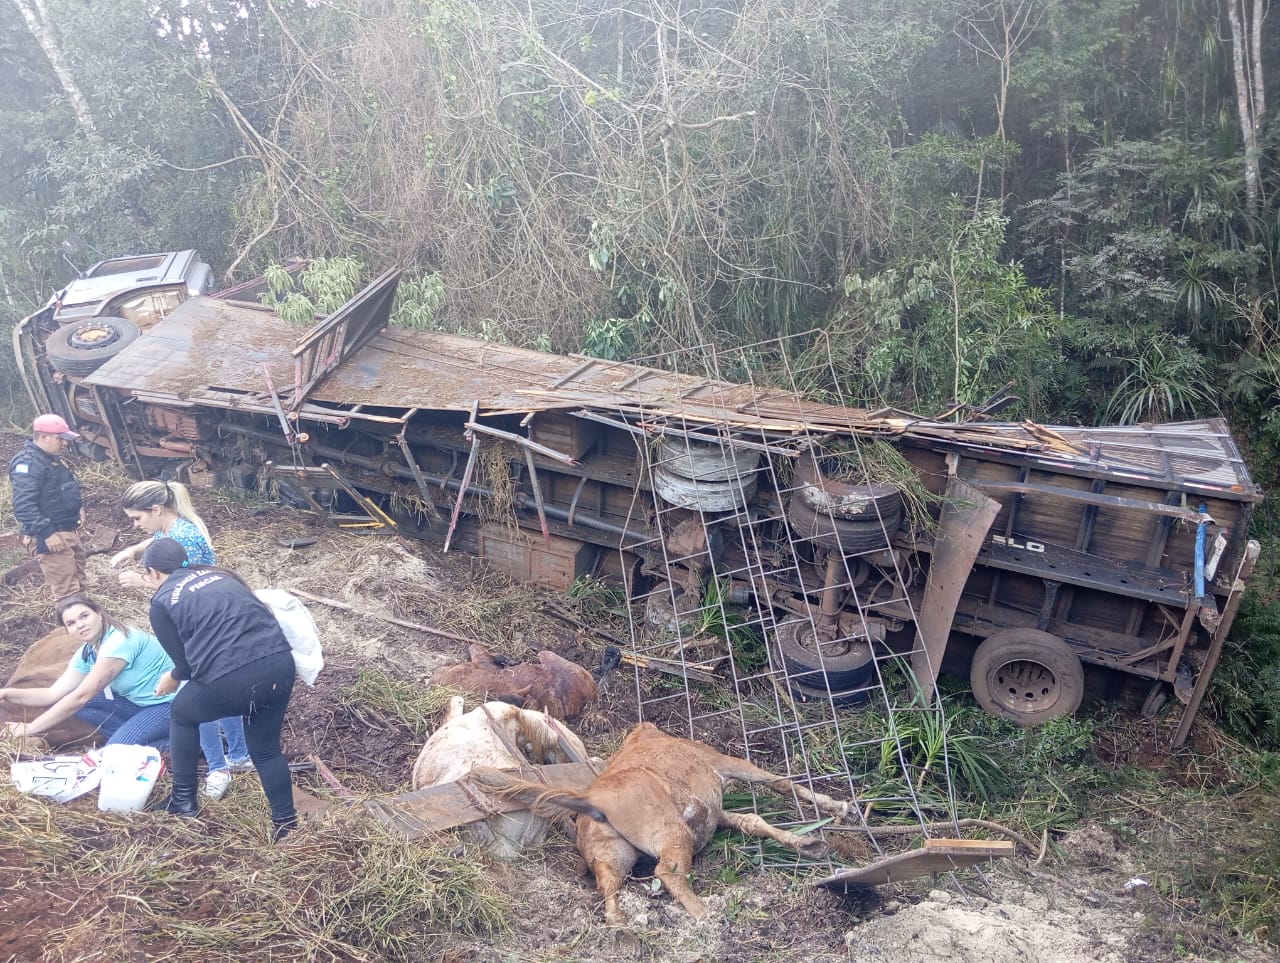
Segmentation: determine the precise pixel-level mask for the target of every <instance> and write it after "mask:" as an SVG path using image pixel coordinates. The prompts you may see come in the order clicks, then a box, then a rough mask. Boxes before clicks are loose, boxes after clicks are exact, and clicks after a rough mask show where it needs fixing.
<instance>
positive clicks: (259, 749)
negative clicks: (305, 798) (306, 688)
mask: <svg viewBox="0 0 1280 963" xmlns="http://www.w3.org/2000/svg"><path fill="white" fill-rule="evenodd" d="M294 672H295V669H294V665H293V655H292V654H291V653H289V652H280V653H277V654H276V655H269V656H267V657H266V658H265V659H257V660H255V661H253V662H250V663H249V664H248V665H246V666H243V667H241V668H239V669H236V670H235V671H234V672H228V673H227V674H226V675H224V676H222V677H221V678H218V679H214V680H213V681H212V682H201V681H200V680H199V679H192V680H191V681H189V682H188V683H187V684H186V685H184V686H183V687H182V688H181V689H179V690H178V694H177V695H176V696H174V699H173V709H172V712H171V714H170V717H169V751H170V753H171V755H172V758H173V784H174V786H175V787H191V788H194V787H195V785H196V764H197V762H198V756H199V754H200V723H202V722H212V721H213V720H214V719H224V718H226V717H227V716H244V741H245V742H246V743H247V744H248V746H249V758H250V759H252V760H253V766H254V768H255V769H257V770H258V778H259V779H261V780H262V791H263V792H264V793H266V794H267V802H268V803H270V804H271V818H272V820H274V821H275V822H277V823H281V822H288V821H291V820H293V819H294V818H295V817H296V815H297V814H296V812H295V811H294V808H293V784H292V782H291V781H290V779H289V763H288V761H286V759H285V758H284V755H283V753H281V751H280V729H281V727H282V726H283V725H284V711H285V709H287V708H288V707H289V696H290V695H291V694H292V693H293V678H294Z"/></svg>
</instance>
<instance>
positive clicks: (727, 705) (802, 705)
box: [628, 342, 954, 870]
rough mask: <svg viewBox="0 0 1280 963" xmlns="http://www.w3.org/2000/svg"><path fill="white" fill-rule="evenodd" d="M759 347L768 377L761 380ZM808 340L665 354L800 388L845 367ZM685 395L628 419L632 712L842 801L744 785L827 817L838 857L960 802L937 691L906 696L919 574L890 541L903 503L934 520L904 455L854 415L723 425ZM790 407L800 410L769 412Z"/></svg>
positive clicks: (689, 364)
mask: <svg viewBox="0 0 1280 963" xmlns="http://www.w3.org/2000/svg"><path fill="white" fill-rule="evenodd" d="M766 358H767V359H768V360H769V362H770V364H769V371H770V372H771V377H772V378H773V382H772V383H771V384H770V385H762V384H757V381H756V378H757V376H758V373H759V371H760V370H762V367H763V366H762V364H761V361H762V359H766ZM802 358H803V360H802V362H800V363H797V362H795V361H794V360H791V355H790V353H789V351H788V345H786V344H784V343H783V342H773V343H768V344H763V345H755V346H752V347H751V348H744V349H741V350H738V351H733V352H728V353H724V352H722V353H716V352H714V351H713V350H711V349H710V348H706V347H700V348H697V349H691V350H689V351H687V352H684V353H681V354H679V355H675V356H667V357H665V358H664V359H663V363H664V364H665V365H666V366H667V367H668V368H671V369H673V370H675V371H676V372H677V373H679V374H682V375H704V376H706V377H707V378H709V379H716V380H725V381H736V382H739V383H744V384H750V385H752V386H753V387H754V388H767V387H775V388H783V389H785V390H786V392H789V393H794V394H793V397H796V398H797V401H798V399H799V393H800V392H802V391H803V390H804V389H805V388H807V387H810V386H812V385H814V384H828V385H830V384H836V383H838V379H837V378H835V377H834V376H833V375H834V372H833V371H832V370H831V368H830V360H829V355H828V354H827V353H825V352H817V353H815V352H814V351H812V350H810V351H809V352H807V353H806V354H805V355H803V356H802ZM779 371H781V372H782V375H781V377H782V380H783V382H784V383H778V378H779V374H778V372H779ZM692 397H693V398H694V399H695V400H696V401H697V408H696V412H694V411H691V412H689V413H688V414H687V415H686V414H685V413H683V412H682V409H681V408H680V405H679V399H675V400H672V399H668V401H667V405H666V410H665V411H664V413H663V415H662V416H661V417H655V418H653V419H652V420H648V421H640V422H638V424H639V425H640V426H641V428H642V429H643V431H642V433H638V434H636V438H637V445H638V448H639V455H640V458H641V462H642V464H643V468H644V471H643V474H644V482H645V483H644V484H641V485H638V486H637V488H636V498H637V499H638V500H642V501H644V502H645V503H646V504H644V505H643V506H640V505H637V506H636V507H637V508H641V507H643V508H644V510H645V511H647V512H648V515H649V518H650V527H649V532H650V536H649V538H648V540H647V541H645V542H642V543H636V544H634V545H633V546H632V549H633V551H635V552H636V554H637V555H639V557H640V558H641V560H642V564H641V565H640V567H639V572H638V574H637V575H634V576H633V584H631V585H629V586H628V588H629V589H630V592H631V595H632V596H633V597H636V598H638V599H639V602H638V604H637V605H635V606H633V608H632V619H631V635H632V640H633V644H634V647H635V653H634V654H635V661H636V664H637V666H638V668H637V675H636V680H637V696H638V700H639V704H640V711H641V715H642V717H643V718H644V719H646V720H649V721H652V722H654V723H656V724H657V725H658V726H659V727H661V728H662V729H664V730H666V731H667V732H670V733H672V734H675V735H681V736H687V737H690V738H695V739H700V740H703V741H705V742H708V743H710V744H712V745H713V746H715V747H716V748H718V749H720V750H721V751H723V752H726V753H729V754H732V755H737V756H740V757H742V758H744V759H747V760H748V761H750V762H752V763H754V764H755V765H758V766H760V767H761V768H764V769H767V770H769V771H770V772H773V773H775V774H777V775H781V776H784V777H786V778H788V779H790V780H793V781H796V782H798V783H800V784H802V785H804V786H807V787H808V788H810V789H812V790H814V791H816V792H821V793H825V794H827V795H829V796H833V797H835V798H837V799H844V800H852V801H853V802H855V804H856V805H854V806H853V807H852V809H851V813H850V817H849V819H848V820H847V821H846V822H845V823H844V824H843V825H841V826H836V825H833V824H826V825H822V824H821V823H820V822H819V814H818V813H816V812H814V811H813V810H812V809H811V808H806V806H805V804H803V803H801V801H800V800H798V799H791V800H789V801H788V805H785V806H778V805H777V804H776V803H777V800H771V799H769V798H768V794H767V793H766V794H764V795H763V796H761V795H759V794H757V795H754V796H750V797H746V796H745V795H744V801H745V799H746V798H750V799H751V801H752V803H753V805H754V808H755V809H756V810H757V811H758V812H760V813H761V814H762V815H766V816H767V817H769V818H770V821H774V822H776V823H778V824H780V825H784V826H789V827H790V828H793V829H795V828H796V827H808V828H815V827H816V826H817V825H822V829H823V831H824V832H825V833H826V834H827V838H828V841H829V842H831V843H832V844H833V846H832V848H833V851H834V853H836V854H841V853H843V854H844V855H845V856H846V857H847V858H855V859H856V858H857V857H858V856H859V855H861V856H863V857H864V858H867V857H872V856H874V855H875V854H876V853H877V852H878V851H879V847H878V845H877V844H876V841H875V837H874V835H872V834H871V833H870V832H869V831H868V828H869V827H871V826H873V825H875V824H876V823H877V822H886V823H887V822H893V823H903V822H906V823H915V824H918V825H920V826H923V825H924V824H925V823H930V822H937V821H940V820H951V819H953V818H954V817H953V814H954V803H953V792H952V788H951V780H950V778H949V775H950V773H949V760H948V757H947V750H946V720H945V717H944V715H943V713H942V709H941V706H940V703H939V702H938V701H937V700H936V699H933V698H929V699H928V700H925V699H922V698H918V695H919V691H918V688H917V687H916V686H914V685H913V679H912V675H911V672H910V669H909V660H910V656H911V654H912V650H913V648H914V645H913V642H912V636H913V635H914V628H913V626H914V621H915V619H914V613H915V605H916V602H915V601H913V599H918V598H919V595H920V591H921V589H922V585H923V583H922V578H923V573H921V572H919V571H916V570H914V569H913V568H912V565H911V563H910V559H912V558H913V557H914V556H913V555H912V554H911V553H909V552H906V551H901V550H899V549H898V548H896V547H895V540H896V539H897V538H898V535H899V532H900V529H901V528H902V527H903V525H904V520H907V521H909V522H910V523H911V524H916V525H920V524H923V525H927V524H929V517H930V516H929V515H928V513H927V505H926V504H925V503H924V499H923V496H922V492H923V491H924V490H923V488H921V487H920V485H919V483H918V481H913V479H915V474H914V471H913V470H912V469H910V468H909V466H905V463H902V464H901V465H899V464H898V463H896V462H895V461H894V458H893V455H892V449H890V448H889V446H887V445H878V443H877V442H876V441H875V440H874V439H869V438H868V437H867V436H866V435H865V434H864V435H861V436H860V435H859V434H856V433H855V432H854V431H853V430H852V428H850V430H849V431H848V432H847V433H841V432H838V431H831V430H829V425H828V426H824V429H826V430H823V431H821V432H815V431H810V430H808V429H807V428H806V427H805V421H806V419H805V417H804V412H803V411H801V410H796V411H794V412H790V413H789V412H787V411H784V410H781V409H780V408H779V407H778V402H777V401H776V400H775V401H774V402H773V404H772V407H771V410H770V419H769V420H770V425H769V426H768V427H766V426H764V425H761V426H758V427H754V428H753V427H750V426H744V424H743V419H742V417H741V416H742V412H741V411H740V410H735V412H734V415H735V417H734V418H733V419H731V420H732V421H733V422H734V424H733V425H732V427H730V425H729V424H728V423H727V422H721V423H717V422H716V421H715V420H712V419H709V418H707V416H706V413H707V406H706V399H705V397H704V398H698V397H697V394H696V390H695V392H693V393H692ZM784 397H785V395H784V394H783V393H782V392H779V393H778V394H777V398H784ZM823 400H824V401H828V402H831V403H833V404H839V405H841V406H842V405H843V399H840V398H838V397H828V398H824V399H823ZM797 409H798V405H797ZM788 414H793V415H794V425H795V427H794V428H793V429H792V430H789V431H778V430H777V429H776V425H777V424H778V423H779V421H785V420H786V419H787V416H788ZM632 424H633V425H634V424H637V422H636V421H635V420H634V419H633V420H632ZM881 448H883V449H886V450H887V452H888V454H886V451H881V450H879V449H881ZM899 458H900V456H899ZM895 472H896V473H897V474H895ZM887 612H888V613H896V614H892V615H887V614H885V613H887ZM769 856H770V862H771V863H772V864H775V865H777V864H783V865H788V864H789V865H792V866H794V867H797V868H811V867H820V868H822V869H824V870H826V869H828V868H829V867H831V865H832V860H831V859H830V858H827V859H814V858H812V857H801V856H799V855H797V854H786V855H779V854H777V853H775V852H772V851H771V852H770V853H769Z"/></svg>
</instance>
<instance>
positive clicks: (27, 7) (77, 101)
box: [13, 0, 97, 136]
mask: <svg viewBox="0 0 1280 963" xmlns="http://www.w3.org/2000/svg"><path fill="white" fill-rule="evenodd" d="M13 2H14V5H15V6H17V8H18V12H19V13H21V14H22V19H23V20H25V21H26V23H27V29H28V30H30V31H31V36H33V37H35V39H36V43H38V44H39V45H40V49H41V50H43V51H44V55H45V56H46V57H47V58H48V59H49V66H50V67H52V68H53V73H54V75H55V76H56V77H57V78H58V83H59V84H60V85H61V86H62V92H63V93H64V94H66V95H67V100H68V101H69V102H70V103H71V109H72V110H74V111H75V114H76V118H77V119H78V120H79V121H80V126H81V127H83V128H84V129H85V132H86V133H87V134H89V135H91V136H92V135H94V134H95V133H96V132H97V128H96V127H95V126H94V123H93V111H91V110H90V109H89V101H88V100H87V99H86V98H85V96H84V93H83V92H82V91H81V90H80V87H79V85H78V84H77V83H76V78H75V76H74V75H73V74H72V73H71V65H70V64H69V63H67V58H66V56H65V55H64V54H63V52H62V48H61V47H60V46H59V45H58V40H57V36H56V34H55V32H54V28H53V23H52V21H51V20H50V19H49V11H48V10H47V9H46V7H45V5H44V0H13Z"/></svg>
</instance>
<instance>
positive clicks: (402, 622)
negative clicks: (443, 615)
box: [289, 588, 479, 645]
mask: <svg viewBox="0 0 1280 963" xmlns="http://www.w3.org/2000/svg"><path fill="white" fill-rule="evenodd" d="M289 591H290V592H292V593H293V594H294V595H296V596H298V597H299V598H304V599H306V600H307V601H308V602H318V603H319V604H321V605H327V606H328V607H329V608H331V609H341V610H342V611H343V612H354V613H355V614H356V615H364V616H367V617H368V618H371V619H378V620H379V621H381V622H389V623H391V624H392V625H398V626H400V627H401V628H404V629H413V630H414V631H415V632H425V633H426V634H427V635H438V636H440V638H442V639H452V640H453V641H454V642H466V643H467V644H468V645H478V644H479V641H478V640H477V639H471V638H468V637H467V636H465V635H457V634H455V633H453V632H446V631H445V630H444V629H433V628H431V627H430V626H428V625H419V624H418V623H417V622H410V621H408V620H406V619H398V618H396V617H395V616H394V615H379V614H378V613H377V612H370V611H368V610H367V609H360V608H356V606H354V605H348V604H347V603H346V602H339V601H338V600H337V599H328V598H325V597H324V596H322V595H312V594H311V593H310V592H304V591H302V589H296V588H295V589H289Z"/></svg>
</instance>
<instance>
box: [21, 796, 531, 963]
mask: <svg viewBox="0 0 1280 963" xmlns="http://www.w3.org/2000/svg"><path fill="white" fill-rule="evenodd" d="M161 788H163V787H161ZM158 795H159V793H158ZM92 799H93V797H92V796H90V797H87V798H85V799H81V800H77V801H76V802H74V803H71V804H69V805H65V806H61V805H59V804H57V803H53V802H48V801H46V800H43V799H40V798H36V797H29V796H23V795H21V794H19V793H17V792H16V791H14V790H13V789H11V788H8V787H3V788H0V853H5V854H6V856H8V855H9V854H21V856H20V858H21V863H20V864H19V865H21V867H22V873H21V877H20V880H21V884H22V885H21V886H19V887H15V888H12V889H10V891H9V894H8V897H7V899H8V902H9V903H10V906H11V908H14V909H15V910H17V911H22V910H31V911H34V912H35V913H37V914H38V915H40V916H41V917H42V918H44V919H45V921H46V922H45V924H44V925H45V926H46V927H47V932H46V934H45V936H44V940H43V943H44V946H45V956H44V958H45V959H48V960H59V961H61V960H68V961H69V960H76V961H84V960H123V959H133V958H142V957H141V956H139V955H138V952H137V951H138V949H139V948H140V943H144V944H145V945H146V948H147V949H146V958H148V959H201V960H210V959H248V958H276V959H307V960H410V959H422V958H424V956H426V955H427V954H429V953H432V952H438V951H439V950H440V949H441V948H442V946H443V942H444V940H445V938H446V937H445V935H444V934H451V933H454V934H471V935H484V934H498V933H500V932H502V931H503V930H505V928H506V920H507V919H508V918H509V915H510V905H509V903H508V901H507V899H506V897H504V896H503V895H502V894H500V893H499V892H498V890H496V889H495V888H494V887H493V886H492V884H491V883H489V882H488V881H487V879H486V875H485V872H484V867H483V866H481V865H477V864H475V862H474V861H469V862H463V861H461V860H459V859H457V858H455V857H453V856H451V855H448V854H447V852H446V851H445V850H444V849H443V848H441V847H439V846H435V845H432V844H430V843H424V842H423V841H415V842H409V841H407V840H405V839H403V838H401V837H399V836H397V835H394V834H392V833H390V832H389V831H387V830H386V829H384V828H383V827H382V826H381V825H380V824H379V823H377V822H375V821H373V820H370V819H366V818H362V817H361V816H360V815H359V813H358V812H355V811H352V812H347V813H343V814H342V815H341V817H340V818H338V819H321V820H319V821H318V822H316V823H309V824H306V825H304V827H303V828H302V829H300V830H299V831H298V832H297V833H295V834H294V836H293V837H291V839H290V840H289V842H288V843H287V844H286V845H283V846H271V845H270V844H269V843H268V841H267V839H266V833H265V830H264V829H263V828H262V827H264V826H265V825H266V824H267V820H266V818H265V812H264V809H263V804H262V797H261V793H260V792H258V791H256V787H253V789H252V790H250V789H249V788H248V785H247V783H246V788H245V789H244V790H239V791H233V792H232V794H231V795H229V796H228V797H227V799H226V800H224V801H223V802H221V803H217V804H210V805H207V806H206V807H205V809H204V810H203V811H202V814H201V816H200V818H199V819H196V820H185V819H179V818H175V817H172V816H168V815H166V814H163V813H127V814H126V813H102V812H99V811H98V810H97V809H96V808H94V807H93V802H92ZM52 893H57V894H58V896H59V899H60V900H65V901H66V903H65V904H61V905H59V906H57V907H54V906H52V905H45V906H43V907H41V906H35V905H30V906H28V905H27V903H28V902H29V901H35V900H39V899H44V900H45V901H46V904H48V903H50V902H51V901H50V900H49V899H48V895H49V894H52Z"/></svg>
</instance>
